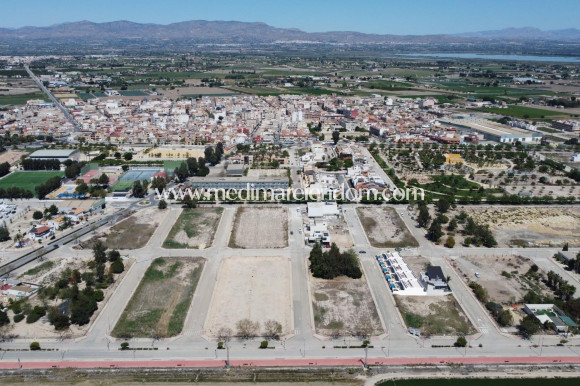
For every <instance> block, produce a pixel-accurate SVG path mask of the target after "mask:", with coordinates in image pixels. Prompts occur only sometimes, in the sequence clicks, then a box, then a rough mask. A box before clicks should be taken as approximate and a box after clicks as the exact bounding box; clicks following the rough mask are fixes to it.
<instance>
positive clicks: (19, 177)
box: [0, 171, 64, 193]
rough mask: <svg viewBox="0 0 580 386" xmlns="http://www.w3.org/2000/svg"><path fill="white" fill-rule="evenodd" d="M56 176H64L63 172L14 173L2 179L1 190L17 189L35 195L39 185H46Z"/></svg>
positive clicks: (0, 181)
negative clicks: (35, 189) (28, 191)
mask: <svg viewBox="0 0 580 386" xmlns="http://www.w3.org/2000/svg"><path fill="white" fill-rule="evenodd" d="M54 176H60V177H62V176H64V172H61V171H47V172H40V171H36V172H14V173H12V174H9V175H7V176H6V177H4V178H2V179H0V188H4V189H6V188H13V187H17V188H20V189H24V190H30V191H31V192H33V193H34V188H35V187H37V186H38V185H42V184H44V183H45V182H46V181H48V179H49V178H51V177H54Z"/></svg>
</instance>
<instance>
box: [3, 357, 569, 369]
mask: <svg viewBox="0 0 580 386" xmlns="http://www.w3.org/2000/svg"><path fill="white" fill-rule="evenodd" d="M448 363H454V364H504V363H509V364H547V363H580V356H561V357H474V358H466V357H457V358H445V359H437V358H391V359H386V358H369V360H368V364H369V365H418V364H429V365H439V364H448ZM230 365H231V366H232V367H246V366H247V367H293V366H295V367H308V366H361V365H362V358H351V359H268V360H232V361H230ZM224 366H225V362H224V361H223V360H199V361H185V360H184V361H180V360H157V361H155V360H151V361H118V362H115V361H54V362H29V361H21V362H20V364H19V363H18V362H0V369H6V370H7V369H18V368H19V367H20V368H22V369H50V368H78V369H87V368H111V367H116V368H172V367H173V368H179V367H183V368H191V367H195V368H197V367H224Z"/></svg>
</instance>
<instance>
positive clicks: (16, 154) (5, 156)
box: [0, 150, 28, 165]
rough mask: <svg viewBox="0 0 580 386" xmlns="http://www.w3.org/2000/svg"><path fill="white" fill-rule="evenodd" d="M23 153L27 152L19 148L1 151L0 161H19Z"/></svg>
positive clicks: (11, 162) (10, 162)
mask: <svg viewBox="0 0 580 386" xmlns="http://www.w3.org/2000/svg"><path fill="white" fill-rule="evenodd" d="M25 154H26V155H27V154H28V153H27V152H25V151H19V150H8V151H5V152H2V153H0V163H4V162H8V163H9V164H11V165H12V164H13V163H15V162H16V161H20V157H22V156H23V155H25Z"/></svg>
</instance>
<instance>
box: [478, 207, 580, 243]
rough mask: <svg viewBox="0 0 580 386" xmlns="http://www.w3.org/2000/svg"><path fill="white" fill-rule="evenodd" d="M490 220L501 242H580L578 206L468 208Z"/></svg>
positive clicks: (484, 219)
mask: <svg viewBox="0 0 580 386" xmlns="http://www.w3.org/2000/svg"><path fill="white" fill-rule="evenodd" d="M469 209H470V210H469V212H470V215H471V216H472V217H473V219H474V220H475V221H476V222H478V223H482V224H488V225H489V226H490V228H491V230H492V231H493V234H494V236H495V238H496V240H497V242H498V246H500V247H502V246H538V247H542V246H552V247H561V246H563V245H564V244H565V243H568V244H569V246H571V247H572V246H574V247H576V246H580V209H578V208H575V207H533V208H530V207H528V208H522V207H512V208H498V207H491V208H485V209H482V208H469Z"/></svg>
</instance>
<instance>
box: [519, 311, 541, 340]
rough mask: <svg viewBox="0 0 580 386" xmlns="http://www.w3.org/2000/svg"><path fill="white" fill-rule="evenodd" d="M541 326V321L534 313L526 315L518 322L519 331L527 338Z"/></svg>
mask: <svg viewBox="0 0 580 386" xmlns="http://www.w3.org/2000/svg"><path fill="white" fill-rule="evenodd" d="M540 328H542V323H540V321H539V320H538V318H536V317H535V316H534V315H526V316H525V317H524V318H523V319H522V321H521V322H520V325H519V329H520V333H521V334H522V335H523V336H524V337H526V338H529V337H531V336H532V335H534V334H535V333H537V332H538V331H540Z"/></svg>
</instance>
